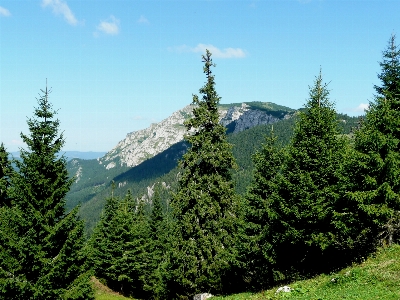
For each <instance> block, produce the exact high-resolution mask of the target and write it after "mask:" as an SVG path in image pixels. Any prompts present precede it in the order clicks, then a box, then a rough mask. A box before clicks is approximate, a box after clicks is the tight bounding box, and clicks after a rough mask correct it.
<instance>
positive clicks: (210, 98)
mask: <svg viewBox="0 0 400 300" xmlns="http://www.w3.org/2000/svg"><path fill="white" fill-rule="evenodd" d="M203 62H204V63H205V65H204V68H203V71H204V73H205V74H206V77H207V82H206V84H205V85H204V86H203V87H202V88H201V89H200V93H201V94H202V98H201V99H200V98H199V97H198V96H197V95H194V96H193V104H194V105H196V106H195V108H194V109H193V114H194V117H193V118H192V119H189V120H187V121H186V122H185V126H186V127H187V130H188V132H189V134H188V136H187V137H186V140H187V141H188V142H189V144H190V145H191V147H190V148H189V150H188V152H187V153H186V154H185V155H184V156H183V159H182V160H181V162H180V167H181V172H182V173H181V174H180V178H179V187H178V190H177V192H176V193H175V195H174V196H173V199H172V207H173V214H174V219H175V221H176V225H175V226H176V228H175V234H176V236H175V241H174V245H173V248H172V258H171V277H172V278H173V283H172V284H171V285H170V287H169V290H170V292H171V293H172V294H173V296H174V297H177V296H178V295H182V296H187V295H193V294H195V293H197V292H202V291H210V292H211V293H221V292H222V291H223V289H224V283H226V282H225V280H226V281H228V280H229V279H228V277H229V275H231V269H232V264H233V263H234V261H235V250H234V249H233V245H234V235H235V231H236V229H235V227H236V209H237V207H236V202H235V193H234V189H233V183H232V180H231V169H232V168H233V167H235V162H234V158H233V155H232V150H231V145H230V144H229V143H228V142H227V141H226V135H225V128H224V127H223V126H222V125H221V124H219V115H218V107H217V105H218V103H219V100H220V98H219V96H218V94H217V92H216V91H215V87H214V86H215V82H214V76H213V75H212V72H211V67H212V66H214V64H213V63H212V59H211V53H210V52H209V51H207V53H206V55H203Z"/></svg>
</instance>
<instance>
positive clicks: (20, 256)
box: [0, 87, 93, 299]
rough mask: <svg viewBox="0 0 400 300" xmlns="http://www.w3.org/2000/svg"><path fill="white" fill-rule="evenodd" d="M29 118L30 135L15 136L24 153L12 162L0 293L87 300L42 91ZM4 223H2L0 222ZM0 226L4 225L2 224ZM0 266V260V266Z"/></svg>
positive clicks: (57, 143) (79, 241)
mask: <svg viewBox="0 0 400 300" xmlns="http://www.w3.org/2000/svg"><path fill="white" fill-rule="evenodd" d="M42 92H43V95H42V96H41V97H40V98H39V99H38V104H39V106H38V107H37V108H36V109H35V113H34V115H35V117H34V118H30V119H28V121H27V123H28V127H29V131H30V135H25V134H22V133H21V137H22V139H23V141H24V142H25V143H26V144H27V146H28V149H29V150H24V149H21V161H19V160H15V161H14V163H15V164H16V167H17V169H18V172H17V173H16V174H15V175H14V176H12V181H11V188H10V195H11V199H12V201H11V209H9V210H8V212H7V213H6V214H5V215H4V217H5V218H6V220H5V221H6V223H8V227H7V226H2V230H4V231H6V234H7V236H6V241H4V244H3V248H2V252H4V255H2V256H3V257H4V256H6V257H11V258H13V260H12V261H10V260H8V263H7V265H6V267H7V269H6V270H3V271H5V272H3V274H2V276H4V275H5V277H2V278H1V280H0V284H1V287H0V295H1V297H4V298H7V299H60V298H62V299H92V298H93V295H92V293H93V292H92V289H91V285H90V284H89V275H90V274H89V273H85V272H84V269H83V263H84V259H85V257H84V255H83V252H82V248H83V245H84V236H83V222H82V221H79V220H78V219H77V208H75V209H73V210H72V211H71V212H69V213H66V212H65V195H66V193H67V192H68V191H69V188H70V186H71V184H72V181H73V179H70V178H69V177H68V172H67V169H66V159H65V157H61V158H58V153H59V152H60V150H61V148H62V146H63V145H64V138H63V135H62V134H60V135H58V128H59V121H58V120H54V119H53V118H54V115H55V114H56V112H55V111H53V110H52V105H51V103H50V102H49V100H48V95H49V91H48V90H47V87H46V90H44V91H43V90H42ZM3 220H4V219H3ZM3 225H4V223H3ZM1 265H3V262H1Z"/></svg>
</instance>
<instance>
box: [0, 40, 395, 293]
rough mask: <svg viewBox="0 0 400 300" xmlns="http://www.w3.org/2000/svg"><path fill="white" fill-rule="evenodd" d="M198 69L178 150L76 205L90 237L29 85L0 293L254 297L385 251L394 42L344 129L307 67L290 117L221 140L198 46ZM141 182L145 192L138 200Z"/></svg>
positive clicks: (46, 112) (47, 115) (1, 192)
mask: <svg viewBox="0 0 400 300" xmlns="http://www.w3.org/2000/svg"><path fill="white" fill-rule="evenodd" d="M202 61H203V63H204V67H203V72H204V74H205V76H206V82H205V84H204V86H202V87H201V88H200V90H199V94H200V95H194V96H193V101H192V103H193V105H194V110H193V114H194V116H193V117H192V118H190V119H188V120H187V121H186V122H185V126H186V128H187V131H188V134H187V135H186V137H185V141H184V142H182V143H179V144H176V145H175V146H174V147H175V148H172V149H169V150H168V151H171V154H173V155H171V157H172V158H171V161H169V162H166V163H164V164H160V163H159V162H160V160H162V159H163V158H165V155H159V156H156V157H155V158H153V159H152V160H149V161H148V162H144V163H142V164H141V165H139V166H138V167H135V168H132V169H129V168H127V169H126V172H125V173H123V174H119V175H117V177H118V176H119V177H118V178H117V177H116V179H121V178H124V176H125V178H127V179H128V178H133V177H134V176H133V177H132V173H135V172H136V173H138V174H141V181H140V182H136V183H134V182H129V184H128V185H127V189H126V190H124V193H123V194H121V190H120V191H119V193H117V189H116V186H115V184H113V183H112V184H111V185H110V186H109V187H107V189H105V190H104V191H105V192H104V193H101V194H99V195H100V196H101V197H103V202H99V203H100V204H99V205H98V207H96V208H94V207H86V208H85V209H86V210H96V209H97V210H98V209H102V208H103V212H102V214H101V217H100V220H99V221H97V219H96V218H95V217H93V218H92V219H90V218H88V219H86V221H87V222H88V223H91V228H93V230H92V231H90V230H89V231H88V230H87V231H86V232H87V233H88V232H89V233H90V234H88V235H87V236H86V235H85V225H84V222H83V221H82V220H81V218H80V217H79V214H78V210H79V206H76V204H77V203H78V202H79V201H76V203H72V204H70V207H67V206H66V200H65V199H66V194H67V193H68V191H70V189H71V186H72V185H73V184H79V183H78V182H76V181H75V178H71V177H70V176H69V175H68V172H67V161H66V158H65V157H59V156H58V153H59V152H60V149H61V148H62V146H63V145H64V136H63V134H62V133H60V132H59V120H58V119H55V114H56V111H55V110H53V109H52V105H51V103H50V102H49V94H50V90H48V89H47V87H46V89H44V90H42V95H41V97H40V98H39V99H38V107H37V108H35V110H34V117H33V118H29V119H28V121H27V122H28V127H29V134H23V133H21V137H22V139H23V141H24V142H25V144H26V147H27V149H26V150H24V149H21V159H19V160H9V159H8V157H9V156H8V153H7V151H6V149H5V147H4V146H3V145H1V147H0V298H2V299H93V298H94V294H93V291H92V287H91V284H90V277H91V276H96V277H97V278H98V279H99V280H100V281H101V282H102V283H104V284H106V285H107V286H108V287H110V288H111V289H113V290H115V291H118V292H120V293H122V294H124V295H127V296H133V297H136V298H140V299H189V298H191V297H193V295H195V294H198V293H202V292H209V293H212V294H214V295H218V294H230V293H234V292H239V291H244V290H251V291H259V290H263V289H266V288H268V287H271V286H273V285H276V284H285V283H289V282H291V281H293V280H297V279H301V278H310V277H312V276H315V275H316V274H320V273H328V272H332V271H335V270H337V269H339V268H342V267H344V266H346V265H349V264H352V263H354V262H357V261H360V260H361V259H362V258H364V257H366V256H367V255H369V254H371V253H374V252H375V251H376V249H377V248H378V247H379V246H382V245H383V246H385V245H390V244H392V243H397V242H398V238H399V236H398V233H399V232H398V229H399V227H398V224H399V222H400V213H399V211H400V197H399V193H400V176H399V175H400V174H399V173H400V131H399V128H400V99H399V95H400V48H399V46H398V45H397V44H396V37H395V36H394V35H392V36H391V37H390V39H389V42H388V46H387V48H386V49H385V50H384V51H383V58H382V61H381V62H380V67H381V72H380V73H379V74H378V78H379V80H380V84H379V85H376V86H374V88H375V94H374V95H373V100H372V101H371V102H370V104H369V109H368V110H367V111H366V113H365V117H364V118H360V119H359V120H358V122H354V118H350V117H348V116H346V115H340V114H337V112H336V111H335V107H334V104H333V103H332V102H331V101H330V98H329V94H330V90H329V86H328V84H327V83H325V81H324V78H323V76H322V74H323V73H322V70H320V71H319V73H318V74H317V75H316V77H315V80H314V82H313V83H312V84H311V85H310V87H309V97H308V99H307V100H306V103H305V104H304V107H303V108H302V109H301V110H299V111H298V112H296V113H295V115H294V116H293V117H292V118H289V119H287V120H282V121H280V122H277V123H276V124H274V125H267V126H257V127H254V128H251V129H249V130H246V131H245V132H244V133H238V134H230V135H228V134H227V129H226V128H225V127H223V126H222V125H221V124H220V123H219V114H218V105H219V102H220V97H219V96H218V93H217V91H216V89H215V77H214V75H213V68H214V67H215V65H214V63H213V61H212V55H211V53H210V52H209V51H208V50H207V51H206V53H205V54H204V55H203V56H202ZM277 113H278V114H279V111H278V112H277ZM182 150H184V151H183V152H182ZM178 153H181V154H180V156H179V157H177V155H178ZM182 153H184V154H183V155H182ZM177 158H178V159H179V165H178V166H176V159H177ZM161 165H162V166H163V168H164V169H162V170H160V169H157V166H161ZM95 173H96V171H94V174H95ZM155 179H156V180H155ZM74 182H75V183H74ZM135 184H136V185H135ZM147 186H152V187H153V188H152V193H151V195H150V196H149V197H148V198H146V197H141V196H140V195H141V193H143V189H144V188H145V187H147ZM88 196H89V195H88ZM104 204H105V205H104ZM83 208H84V207H83ZM81 215H82V211H81Z"/></svg>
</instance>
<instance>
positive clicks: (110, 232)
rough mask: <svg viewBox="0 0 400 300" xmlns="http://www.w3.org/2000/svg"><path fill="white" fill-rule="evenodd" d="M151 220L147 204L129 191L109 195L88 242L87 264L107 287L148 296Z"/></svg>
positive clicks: (129, 293) (130, 293)
mask: <svg viewBox="0 0 400 300" xmlns="http://www.w3.org/2000/svg"><path fill="white" fill-rule="evenodd" d="M148 251H149V234H148V220H147V217H146V215H145V212H144V205H143V202H142V201H139V203H138V205H136V201H135V200H134V199H133V197H132V194H131V192H130V191H128V194H127V195H126V196H125V198H124V199H122V200H120V199H118V198H116V197H114V196H111V197H110V198H108V199H107V204H106V206H105V209H104V212H103V215H102V218H101V220H100V222H99V224H98V225H97V227H96V228H95V230H94V232H93V235H92V237H91V239H90V241H89V245H88V253H89V254H88V257H89V259H88V265H89V266H92V267H93V269H94V273H95V275H96V276H97V277H98V278H100V279H103V280H105V281H106V284H107V285H108V287H110V288H112V289H113V290H116V291H119V292H121V293H123V294H125V295H135V296H140V297H143V296H147V293H146V292H145V291H144V281H145V275H146V274H147V273H148V272H149V271H148V269H149V266H148V264H147V263H148V260H147V253H148Z"/></svg>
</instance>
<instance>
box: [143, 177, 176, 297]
mask: <svg viewBox="0 0 400 300" xmlns="http://www.w3.org/2000/svg"><path fill="white" fill-rule="evenodd" d="M160 188H161V187H159V185H157V184H155V185H154V194H153V197H152V202H153V203H152V204H153V205H152V210H151V215H150V220H149V238H150V239H149V251H148V253H147V257H148V266H149V269H148V273H147V274H146V275H145V277H144V279H145V285H144V289H145V290H146V291H148V292H149V293H150V294H151V295H152V297H153V298H155V299H165V296H166V286H165V282H164V278H163V274H164V272H166V270H165V267H166V265H165V261H166V253H167V252H168V250H169V244H170V241H169V234H170V231H169V229H168V223H167V216H165V214H164V213H163V209H162V206H161V197H160Z"/></svg>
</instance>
